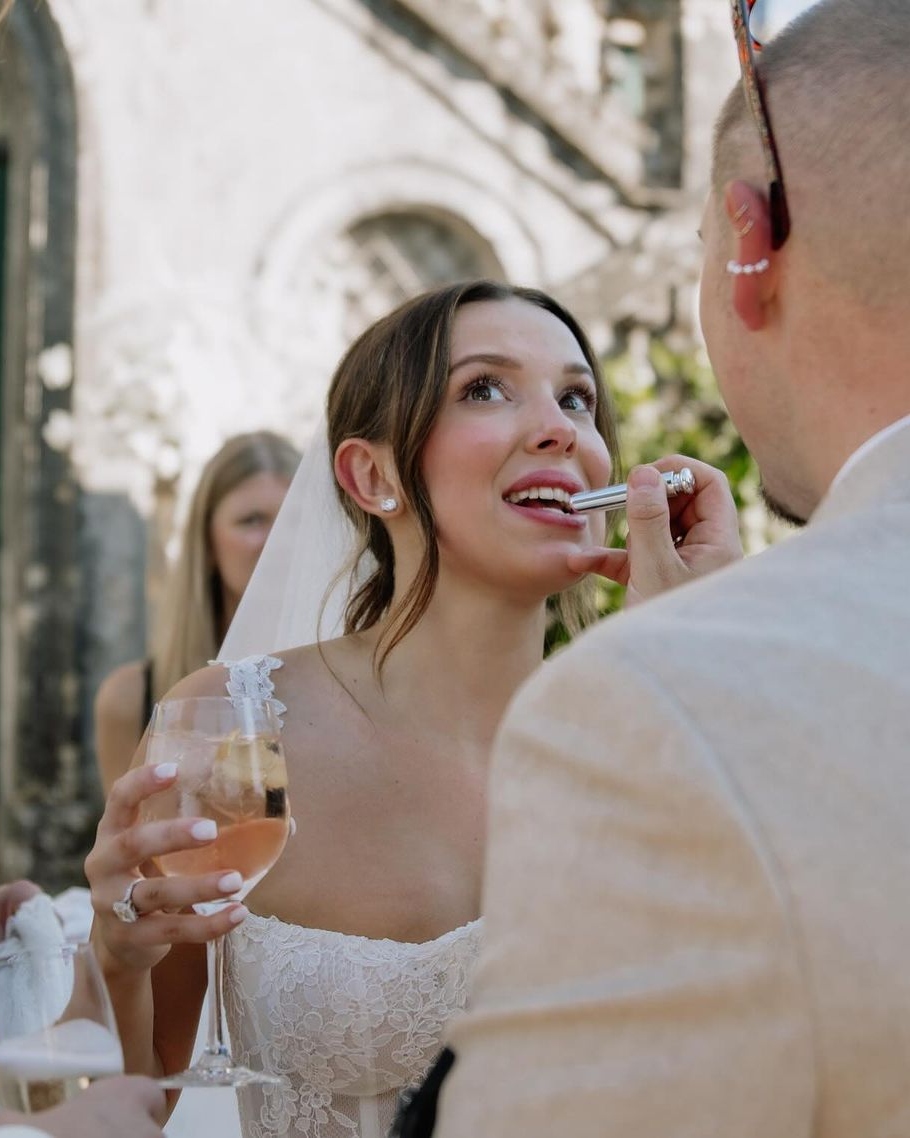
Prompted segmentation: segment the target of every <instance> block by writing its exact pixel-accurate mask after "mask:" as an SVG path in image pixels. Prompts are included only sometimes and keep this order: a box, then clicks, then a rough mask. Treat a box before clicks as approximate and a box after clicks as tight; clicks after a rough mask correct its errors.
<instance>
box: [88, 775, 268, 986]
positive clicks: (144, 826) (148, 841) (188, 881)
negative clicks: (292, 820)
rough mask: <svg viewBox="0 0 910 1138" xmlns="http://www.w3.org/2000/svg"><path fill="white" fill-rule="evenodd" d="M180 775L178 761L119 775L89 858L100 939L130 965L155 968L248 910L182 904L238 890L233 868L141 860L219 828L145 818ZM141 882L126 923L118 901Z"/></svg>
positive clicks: (202, 840) (202, 839)
mask: <svg viewBox="0 0 910 1138" xmlns="http://www.w3.org/2000/svg"><path fill="white" fill-rule="evenodd" d="M176 776H177V768H176V766H175V765H174V764H173V763H162V764H161V765H159V766H157V767H155V766H141V767H136V768H135V769H133V770H130V771H127V773H126V774H125V775H123V776H122V777H121V778H119V779H117V781H116V782H115V783H114V785H113V786H112V787H111V792H110V794H109V795H108V799H107V805H106V806H105V809H104V813H103V814H102V816H101V821H100V822H99V823H98V832H97V836H96V839H95V845H94V846H93V848H92V850H91V852H90V853H89V855H88V857H87V858H86V860H85V875H86V877H87V878H88V882H89V886H90V888H91V892H92V907H93V908H94V910H95V920H94V926H93V933H94V936H95V939H96V940H100V944H101V946H103V949H104V952H105V955H106V956H107V957H109V958H113V959H114V960H116V961H117V962H118V963H119V964H120V965H122V966H125V967H127V968H130V969H148V968H152V967H154V965H156V964H157V963H158V962H159V961H160V960H162V959H163V958H164V957H165V956H166V955H167V953H168V951H169V949H170V947H171V945H172V944H178V943H183V944H186V943H193V944H195V943H203V942H205V941H207V940H211V939H213V938H214V937H217V936H220V935H221V934H222V933H226V932H229V931H230V930H231V929H232V928H234V927H235V926H236V925H238V924H239V923H240V921H242V920H243V919H244V917H245V916H246V915H247V910H246V908H245V906H243V905H241V904H239V903H238V904H234V905H229V906H225V907H224V908H223V909H221V910H220V911H219V912H218V913H216V914H214V915H213V916H200V915H199V914H196V913H193V912H191V911H190V912H183V911H182V910H187V909H189V908H190V906H192V905H194V904H197V903H199V902H202V901H220V900H223V899H224V898H225V897H226V896H230V894H232V893H235V892H236V891H237V890H238V889H239V888H240V887H241V885H242V883H243V882H242V878H241V876H240V874H239V873H237V872H236V871H234V870H231V869H230V868H228V867H226V868H225V869H222V870H219V871H217V872H215V873H206V874H200V875H198V876H194V877H159V876H149V877H146V876H144V874H143V870H142V868H140V867H142V866H145V867H146V868H149V862H150V861H151V859H153V858H155V857H159V856H161V855H162V854H165V853H171V852H173V851H174V850H191V849H198V848H199V847H201V846H206V845H208V844H210V843H211V842H212V841H213V840H214V838H215V837H216V834H217V831H216V829H215V824H214V822H212V821H210V820H209V819H206V818H180V819H179V820H173V821H166V822H143V821H141V819H140V809H141V805H142V803H143V802H144V801H145V799H146V798H149V797H151V795H153V794H157V793H158V792H159V791H161V790H165V789H167V787H168V786H170V785H171V784H172V783H173V781H174V779H175V778H176ZM137 879H141V880H138V881H137ZM134 881H136V882H137V883H136V885H135V886H134V887H133V889H132V893H131V897H130V899H131V900H132V903H133V906H134V908H135V909H136V911H137V913H138V919H137V920H135V921H133V922H132V923H127V922H126V921H124V920H122V919H121V918H119V917H118V916H117V915H116V912H115V910H114V904H115V902H118V901H123V900H124V899H125V898H126V895H127V890H129V888H130V884H131V882H134Z"/></svg>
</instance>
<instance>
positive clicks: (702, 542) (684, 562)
mask: <svg viewBox="0 0 910 1138" xmlns="http://www.w3.org/2000/svg"><path fill="white" fill-rule="evenodd" d="M684 466H688V467H689V469H690V470H691V471H692V472H693V474H694V475H695V493H694V494H686V495H680V496H679V497H677V498H668V497H667V490H666V486H665V485H664V483H663V480H662V478H661V477H660V475H661V473H662V472H665V471H668V470H681V469H682V468H683V467H684ZM627 485H628V489H629V494H628V499H627V502H626V518H627V520H628V524H629V536H628V539H627V541H626V548H625V549H605V548H602V547H600V546H596V547H593V548H591V549H584V550H579V551H578V552H577V553H572V554H570V555H569V559H568V564H569V567H570V568H571V569H572V570H574V571H575V572H578V573H581V572H586V573H599V574H600V575H601V576H603V577H609V578H610V580H611V581H616V582H617V583H618V584H620V585H625V586H626V590H627V591H626V606H629V605H631V604H635V603H637V602H638V601H641V600H644V599H646V598H647V597H653V596H656V595H657V594H658V593H663V592H666V590H667V589H672V588H673V587H674V586H676V585H681V584H683V583H684V582H685V581H691V580H692V579H693V578H695V577H702V576H704V575H705V574H707V573H710V572H712V571H713V570H715V569H719V568H721V567H722V566H724V565H729V564H730V563H731V562H733V561H738V560H740V559H741V558H742V556H743V549H742V543H741V541H740V538H739V526H738V518H737V513H736V503H735V502H734V501H733V495H732V494H731V493H730V486H729V484H728V482H727V479H726V477H725V476H724V474H723V473H722V472H721V471H719V470H717V469H716V468H715V467H713V466H709V465H708V464H707V463H704V462H697V461H696V460H695V459H691V458H685V457H684V456H683V455H671V456H669V457H667V458H662V459H658V461H657V462H655V463H654V464H653V465H650V466H636V467H635V468H634V469H633V470H632V471H630V473H629V477H628V480H627Z"/></svg>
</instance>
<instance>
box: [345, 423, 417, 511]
mask: <svg viewBox="0 0 910 1138" xmlns="http://www.w3.org/2000/svg"><path fill="white" fill-rule="evenodd" d="M335 477H336V478H337V479H338V484H339V485H340V486H341V488H342V490H344V492H345V493H346V494H349V495H350V496H351V497H352V498H353V499H354V501H355V502H356V503H357V505H358V506H360V508H361V509H362V510H365V511H366V512H367V513H368V514H378V515H380V516H381V517H383V518H389V517H393V516H394V515H395V514H396V513H401V511H402V508H403V506H404V498H403V495H402V493H401V490H400V488H399V485H398V477H397V474H396V472H395V464H394V462H393V461H392V456H391V453H390V451H389V447H388V445H387V444H386V443H372V442H369V441H368V440H367V439H345V440H344V442H343V443H341V444H339V447H338V449H337V450H336V451H335ZM391 502H394V503H395V505H394V506H392V507H391V508H390V505H389V504H390V503H391Z"/></svg>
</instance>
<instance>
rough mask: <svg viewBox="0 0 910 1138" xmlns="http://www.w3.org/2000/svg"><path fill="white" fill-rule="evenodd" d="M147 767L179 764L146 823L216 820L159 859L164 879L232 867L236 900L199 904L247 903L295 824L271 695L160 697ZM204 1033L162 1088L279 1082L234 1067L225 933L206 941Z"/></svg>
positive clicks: (209, 908) (151, 802) (211, 908)
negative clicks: (193, 840)
mask: <svg viewBox="0 0 910 1138" xmlns="http://www.w3.org/2000/svg"><path fill="white" fill-rule="evenodd" d="M145 761H146V763H147V764H148V763H151V764H154V765H156V766H157V765H158V764H159V763H176V764H177V779H176V781H175V782H174V783H173V784H172V785H171V786H169V787H168V788H167V789H166V790H163V791H160V792H159V793H158V794H155V795H153V796H152V797H151V798H149V799H148V800H147V802H146V807H145V810H144V814H145V817H146V818H147V819H148V820H150V821H151V820H162V819H169V818H187V817H198V818H210V819H212V820H213V821H214V822H216V823H217V825H218V836H217V837H216V838H215V840H214V841H212V842H209V843H208V844H206V845H205V846H201V847H199V848H196V849H190V850H177V851H175V852H174V853H169V854H165V855H163V856H161V857H157V858H155V859H154V860H155V864H156V865H157V867H158V869H159V870H160V871H161V873H163V874H165V875H166V876H174V875H178V874H179V875H191V874H202V873H210V872H213V871H216V870H219V869H235V870H237V871H238V872H239V873H240V874H241V876H242V878H243V885H242V886H241V888H240V889H239V890H238V891H237V892H236V893H234V894H232V896H230V897H227V898H223V899H220V900H216V901H208V902H204V903H201V904H197V905H194V906H193V907H194V909H195V910H196V912H198V913H213V912H216V911H217V910H218V909H219V908H222V907H223V906H225V905H228V904H231V903H232V902H234V901H240V900H243V898H244V897H246V895H247V894H248V893H249V892H250V890H251V889H252V888H253V887H254V886H255V885H256V884H258V882H259V881H261V880H262V878H263V877H264V876H265V875H266V873H268V871H269V870H270V869H271V868H272V866H273V865H274V864H275V862H276V861H277V860H278V858H279V856H280V854H281V851H282V850H283V849H284V845H285V842H286V841H287V836H288V826H289V824H290V805H289V802H288V792H287V769H286V767H285V762H284V752H283V750H282V746H281V734H280V726H279V724H278V721H277V718H276V716H275V713H274V710H273V708H272V705H271V704H270V703H269V702H268V701H267V700H257V699H245V698H237V699H231V698H226V697H219V696H201V697H197V698H193V699H175V700H163V701H162V702H161V703H159V704H157V705H156V707H155V709H154V712H153V714H152V721H151V724H150V726H149V737H148V749H147V752H146V759H145ZM206 951H207V960H208V993H209V1009H208V1016H209V1020H208V1037H207V1042H206V1046H205V1049H204V1050H203V1051H202V1053H201V1054H200V1056H199V1058H198V1059H197V1060H196V1062H195V1063H194V1064H193V1066H192V1067H190V1068H188V1069H187V1070H186V1071H182V1072H180V1073H178V1074H174V1075H167V1076H165V1078H163V1079H161V1080H160V1082H161V1084H162V1085H163V1086H165V1087H174V1088H176V1087H212V1086H221V1087H225V1086H227V1087H241V1086H248V1085H250V1084H254V1083H256V1084H274V1083H278V1082H280V1080H279V1079H277V1078H276V1077H275V1076H273V1075H268V1074H265V1073H264V1072H262V1071H252V1070H250V1069H249V1068H247V1067H242V1066H239V1065H238V1064H236V1063H235V1062H234V1060H233V1058H232V1056H231V1053H230V1049H229V1048H228V1045H227V1041H226V1039H225V1035H224V1016H223V1004H222V979H223V973H224V938H223V937H217V938H216V939H215V940H212V941H209V942H208V944H207V945H206Z"/></svg>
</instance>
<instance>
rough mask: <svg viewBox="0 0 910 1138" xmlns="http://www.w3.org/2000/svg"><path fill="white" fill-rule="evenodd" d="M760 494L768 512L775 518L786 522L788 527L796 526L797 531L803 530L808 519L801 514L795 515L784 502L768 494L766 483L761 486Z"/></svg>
mask: <svg viewBox="0 0 910 1138" xmlns="http://www.w3.org/2000/svg"><path fill="white" fill-rule="evenodd" d="M759 492H760V493H761V496H762V501H763V502H764V503H765V506H766V507H767V509H768V512H769V513H770V514H771V515H772V516H773V517H775V518H778V519H779V520H780V521H782V522H786V523H787V524H788V525H791V526H795V527H796V528H797V529H801V528H802V527H803V526H804V525H805V524H806V522H807V521H808V520H809V519H808V518H804V517H801V516H800V515H799V514H794V513H792V512H791V511H790V510H788V509H787V507H786V506H785V505H784V504H783V502H781V501H780V500H779V499H777V498H775V497H774V496H773V495H772V494H769V493H768V491H767V489H766V488H765V484H764V483H762V484H761V485H760V486H759Z"/></svg>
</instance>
